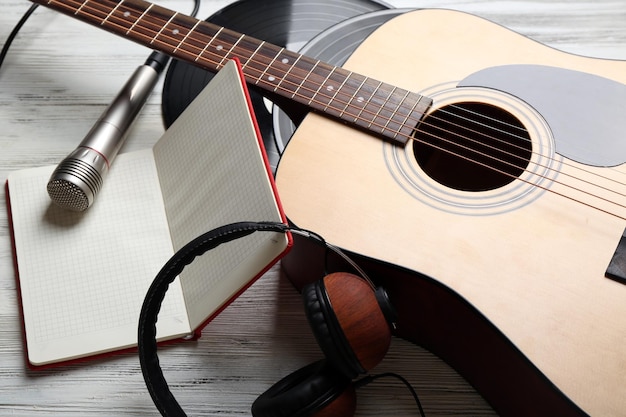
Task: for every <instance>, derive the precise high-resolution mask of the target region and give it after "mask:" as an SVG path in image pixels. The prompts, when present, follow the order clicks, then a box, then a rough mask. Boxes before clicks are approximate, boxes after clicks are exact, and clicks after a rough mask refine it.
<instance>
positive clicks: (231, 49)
mask: <svg viewBox="0 0 626 417" xmlns="http://www.w3.org/2000/svg"><path fill="white" fill-rule="evenodd" d="M245 36H246V35H241V36H240V37H239V38H238V39H237V41H236V42H235V43H234V44H233V46H231V47H230V49H229V50H228V52H226V53H225V54H224V57H223V58H222V60H221V61H220V63H219V64H218V65H217V66H218V67H221V66H223V65H224V61H226V60H227V59H228V54H230V53H231V52H232V51H233V50H234V49H235V47H236V46H237V44H238V43H239V42H241V40H242V39H243V38H244V37H245Z"/></svg>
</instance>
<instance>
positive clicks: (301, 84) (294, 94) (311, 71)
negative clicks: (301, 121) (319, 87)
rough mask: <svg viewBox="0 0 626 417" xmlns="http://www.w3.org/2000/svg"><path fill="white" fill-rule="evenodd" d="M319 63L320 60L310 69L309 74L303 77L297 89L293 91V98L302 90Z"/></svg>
mask: <svg viewBox="0 0 626 417" xmlns="http://www.w3.org/2000/svg"><path fill="white" fill-rule="evenodd" d="M304 62H306V61H304ZM319 63H320V61H315V64H314V65H313V67H312V68H311V69H310V70H308V72H307V75H305V76H304V78H302V81H301V82H300V83H299V84H298V88H296V90H295V91H294V92H293V94H292V95H291V98H294V97H295V96H296V95H297V94H298V91H300V89H301V88H302V87H303V85H304V84H305V83H306V82H307V80H308V78H309V77H310V76H311V74H312V73H313V71H314V70H315V67H317V65H318V64H319ZM308 104H311V100H309V102H308Z"/></svg>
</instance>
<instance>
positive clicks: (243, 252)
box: [154, 61, 287, 328]
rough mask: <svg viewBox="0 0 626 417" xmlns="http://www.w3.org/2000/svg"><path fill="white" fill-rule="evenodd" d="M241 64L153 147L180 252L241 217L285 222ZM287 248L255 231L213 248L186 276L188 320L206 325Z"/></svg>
mask: <svg viewBox="0 0 626 417" xmlns="http://www.w3.org/2000/svg"><path fill="white" fill-rule="evenodd" d="M253 120H254V119H253V116H252V115H251V113H250V109H249V108H248V103H247V96H246V94H245V91H244V89H243V86H242V81H241V79H240V76H239V72H238V69H237V66H236V64H235V62H233V61H231V62H229V63H228V64H226V65H225V66H224V68H222V69H221V70H220V71H219V73H218V74H217V75H216V76H215V77H214V78H213V80H212V81H211V83H210V84H209V85H208V86H206V87H205V88H204V90H203V91H202V92H201V93H200V95H198V97H197V99H196V100H194V101H193V102H192V103H191V105H190V106H189V107H187V109H186V110H185V112H184V113H183V114H182V115H181V116H180V117H179V118H178V119H177V120H176V122H175V123H174V124H173V125H172V126H170V128H169V129H168V131H167V132H166V133H165V134H164V135H163V137H162V138H161V139H160V140H159V142H158V143H157V144H156V145H155V147H154V159H155V161H156V165H157V170H158V173H159V178H160V181H161V188H162V190H163V196H164V203H165V207H166V211H167V216H168V222H169V224H170V230H171V235H172V242H173V244H174V248H175V250H177V249H179V248H180V247H182V246H183V245H184V244H186V243H187V242H189V241H190V240H192V239H194V238H195V237H197V236H198V235H200V234H201V233H204V232H207V231H209V230H211V229H213V228H215V227H218V226H222V225H225V224H228V223H233V222H239V221H273V222H283V221H284V219H283V218H282V215H281V212H280V210H279V206H278V203H277V201H276V196H275V194H274V190H273V189H272V184H271V181H270V176H271V174H270V173H269V172H268V169H267V166H266V160H265V159H264V155H263V151H262V148H261V145H260V143H259V141H260V138H259V137H258V136H257V132H256V130H255V125H254V121H253ZM286 246H287V236H286V235H285V234H284V233H268V232H263V233H254V234H252V235H250V236H246V237H245V238H241V239H237V240H235V241H232V242H230V243H228V244H226V245H222V246H219V247H217V248H216V249H213V250H211V251H209V252H207V253H205V254H204V255H203V256H201V257H199V258H197V259H196V260H194V262H193V263H191V264H190V265H189V266H187V267H186V268H185V271H183V272H182V273H181V283H182V287H183V292H184V294H185V301H186V305H187V311H188V316H189V321H190V323H191V326H192V328H195V327H196V326H199V325H200V324H201V323H203V322H204V321H205V320H206V319H207V318H208V317H210V316H211V315H212V314H213V313H214V312H215V311H216V310H217V309H218V308H219V307H220V306H221V305H223V304H224V303H225V302H226V301H227V300H229V299H230V298H231V297H232V296H233V295H235V294H236V293H237V292H238V291H239V290H240V289H241V288H242V287H243V286H245V285H246V284H248V283H249V282H250V281H251V280H252V279H253V278H254V277H255V276H256V275H257V274H258V273H259V271H260V270H261V269H262V268H264V267H265V266H267V265H268V264H269V263H270V262H271V261H273V260H274V259H275V258H276V257H277V256H278V255H279V254H281V253H282V252H283V251H284V250H285V248H286Z"/></svg>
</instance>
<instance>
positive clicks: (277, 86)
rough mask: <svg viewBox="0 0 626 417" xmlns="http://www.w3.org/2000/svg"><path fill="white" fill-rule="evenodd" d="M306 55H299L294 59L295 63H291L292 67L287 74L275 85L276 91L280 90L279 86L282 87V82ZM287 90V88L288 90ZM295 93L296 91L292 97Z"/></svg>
mask: <svg viewBox="0 0 626 417" xmlns="http://www.w3.org/2000/svg"><path fill="white" fill-rule="evenodd" d="M303 56H304V55H298V57H297V58H296V60H295V61H294V63H293V64H291V67H290V68H289V69H288V70H287V71H285V74H284V75H283V77H282V78H281V79H280V81H279V82H278V84H276V87H274V92H276V90H278V89H279V88H281V87H282V83H283V82H284V81H285V79H286V78H287V76H288V75H289V74H290V73H291V71H292V70H293V69H294V67H295V66H296V65H297V64H298V62H300V59H301V58H302V57H303ZM286 91H287V90H286ZM294 95H295V93H294V94H293V95H292V96H291V98H293V97H294Z"/></svg>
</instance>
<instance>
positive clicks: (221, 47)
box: [215, 45, 224, 51]
mask: <svg viewBox="0 0 626 417" xmlns="http://www.w3.org/2000/svg"><path fill="white" fill-rule="evenodd" d="M215 49H217V50H218V51H221V50H222V49H224V46H223V45H217V46H216V47H215Z"/></svg>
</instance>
